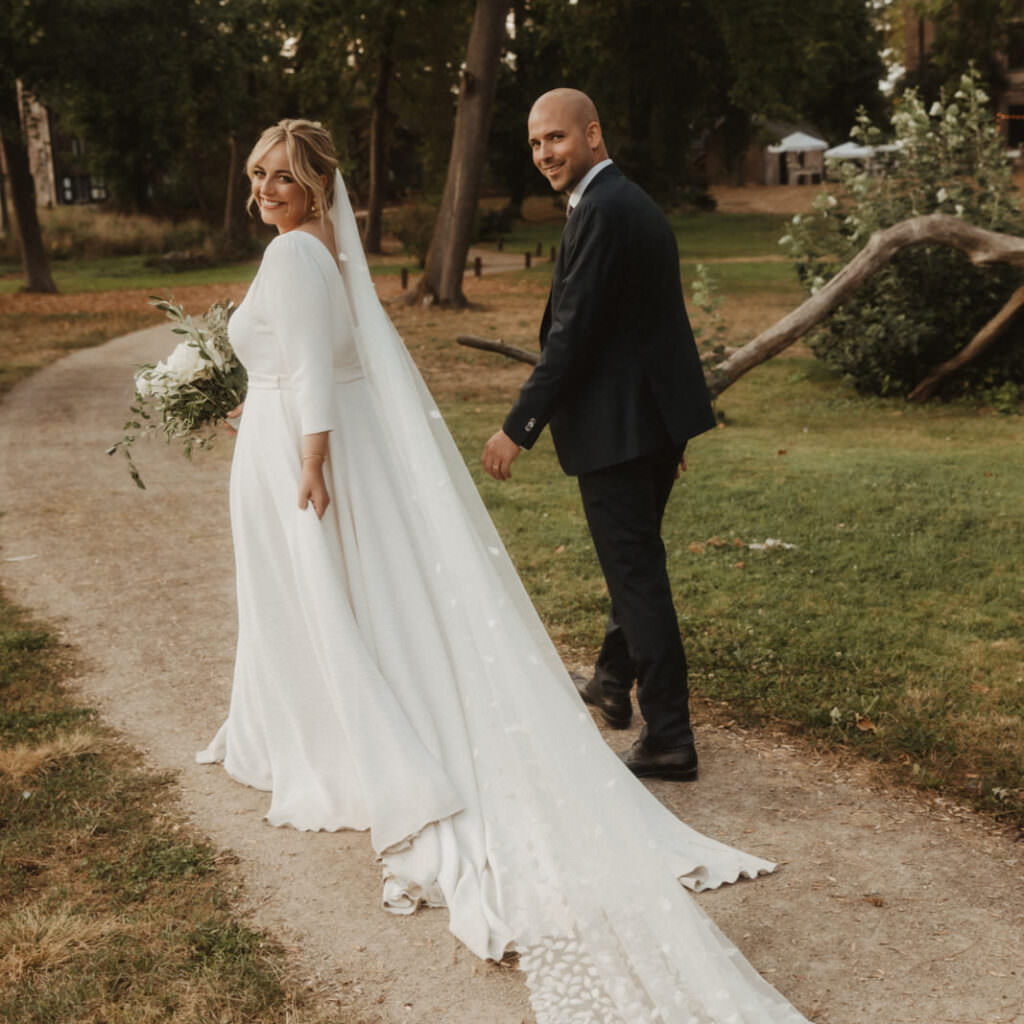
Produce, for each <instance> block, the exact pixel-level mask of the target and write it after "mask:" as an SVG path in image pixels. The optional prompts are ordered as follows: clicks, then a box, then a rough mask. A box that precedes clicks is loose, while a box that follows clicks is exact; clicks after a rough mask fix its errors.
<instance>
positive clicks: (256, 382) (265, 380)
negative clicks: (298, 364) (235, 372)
mask: <svg viewBox="0 0 1024 1024" xmlns="http://www.w3.org/2000/svg"><path fill="white" fill-rule="evenodd" d="M365 376H366V374H364V373H363V368H362V367H361V366H346V367H341V368H336V369H335V371H334V379H335V381H336V382H337V383H339V384H348V383H350V382H351V381H354V380H362V379H363V377H365ZM249 387H251V388H268V389H270V390H282V391H294V390H295V383H294V381H293V380H292V379H291V377H288V376H286V375H279V374H271V373H250V374H249Z"/></svg>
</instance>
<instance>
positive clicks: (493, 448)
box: [480, 430, 519, 480]
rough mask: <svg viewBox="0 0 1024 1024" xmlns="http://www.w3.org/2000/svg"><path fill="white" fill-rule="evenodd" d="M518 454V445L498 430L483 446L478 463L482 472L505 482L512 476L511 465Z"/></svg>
mask: <svg viewBox="0 0 1024 1024" xmlns="http://www.w3.org/2000/svg"><path fill="white" fill-rule="evenodd" d="M518 454H519V445H517V444H516V443H515V441H513V440H512V438H511V437H509V436H508V434H506V433H505V431H504V430H499V431H498V432H497V433H496V434H494V435H493V436H492V437H491V439H490V440H489V441H488V442H487V444H485V445H484V454H483V456H481V458H480V462H481V464H482V465H483V467H484V471H485V472H487V473H489V474H490V475H491V476H493V477H494V479H495V480H507V479H508V478H509V477H510V476H511V475H512V463H513V461H514V460H515V457H516V456H517V455H518Z"/></svg>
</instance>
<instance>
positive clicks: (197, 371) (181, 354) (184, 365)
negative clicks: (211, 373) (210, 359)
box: [166, 341, 209, 384]
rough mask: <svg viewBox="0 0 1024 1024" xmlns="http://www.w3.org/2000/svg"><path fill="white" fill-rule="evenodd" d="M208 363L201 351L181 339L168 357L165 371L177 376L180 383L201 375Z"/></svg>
mask: <svg viewBox="0 0 1024 1024" xmlns="http://www.w3.org/2000/svg"><path fill="white" fill-rule="evenodd" d="M208 366H209V363H207V361H206V360H205V359H204V358H203V354H202V352H200V351H199V349H198V348H196V346H195V345H192V344H190V343H189V342H187V341H183V342H182V343H181V344H180V345H179V346H178V347H177V348H176V349H175V350H174V351H173V352H172V353H171V354H170V355H169V356H168V357H167V368H166V372H167V373H168V375H169V376H172V377H175V378H177V380H179V381H180V382H181V383H182V384H188V383H189V382H190V381H193V380H195V379H196V378H197V377H201V376H202V375H203V374H204V373H205V372H206V369H207V367H208Z"/></svg>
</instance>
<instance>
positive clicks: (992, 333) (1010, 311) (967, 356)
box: [907, 285, 1024, 402]
mask: <svg viewBox="0 0 1024 1024" xmlns="http://www.w3.org/2000/svg"><path fill="white" fill-rule="evenodd" d="M1022 306H1024V285H1021V286H1020V288H1018V289H1017V290H1016V291H1015V292H1014V293H1013V294H1012V295H1011V296H1010V299H1009V301H1008V302H1007V303H1006V305H1005V306H1003V308H1002V309H1001V310H999V312H998V313H996V315H995V316H994V317H992V319H991V320H989V322H988V323H987V324H985V326H984V327H982V329H981V330H980V331H978V333H977V334H976V335H975V336H974V337H973V338H971V340H970V341H969V342H968V343H967V344H966V345H965V346H964V347H963V348H962V349H960V351H959V352H957V354H956V355H955V356H953V357H952V359H947V360H946V361H945V362H944V363H942V364H940V365H939V366H936V367H935V368H934V369H933V370H932V371H931V373H929V374H928V376H927V377H925V378H924V380H922V381H921V383H920V384H918V385H917V387H916V388H914V390H913V391H911V392H910V394H909V395H908V396H907V397H908V398H909V399H910V401H912V402H924V401H926V400H927V399H929V398H931V397H932V395H934V394H935V391H936V389H937V388H938V386H939V385H940V384H941V383H942V382H943V381H944V380H945V379H946V378H947V377H949V376H950V375H952V374H954V373H956V371H957V370H959V369H960V368H961V367H963V366H966V365H967V364H968V363H969V362H970V361H971V360H972V359H976V358H977V357H978V356H979V355H981V353H982V352H984V351H985V349H987V348H989V346H991V345H992V343H993V342H994V341H997V340H998V338H999V336H1000V335H1001V334H1002V333H1003V331H1004V330H1005V328H1006V327H1007V325H1008V324H1009V323H1010V321H1011V320H1013V318H1014V317H1015V316H1016V315H1017V313H1018V312H1020V309H1021V307H1022Z"/></svg>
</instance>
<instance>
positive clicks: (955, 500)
mask: <svg viewBox="0 0 1024 1024" xmlns="http://www.w3.org/2000/svg"><path fill="white" fill-rule="evenodd" d="M719 406H720V408H721V409H722V411H723V412H724V413H725V415H726V423H727V425H726V426H725V427H724V428H722V429H720V430H718V431H715V432H713V433H712V434H710V435H705V436H704V437H702V438H700V439H697V440H695V441H694V442H693V443H692V445H691V448H690V452H689V461H690V467H691V468H690V471H689V473H688V474H687V476H686V477H685V478H684V479H683V480H682V481H681V483H680V485H679V486H678V488H677V491H676V493H675V495H674V496H673V499H672V502H671V504H670V506H669V512H668V515H667V519H666V527H665V541H666V546H667V549H668V553H669V565H670V572H671V575H672V579H673V583H674V586H675V589H676V594H677V607H678V608H679V610H680V615H681V623H682V628H683V632H684V634H685V636H686V639H687V646H688V653H689V657H690V661H691V666H692V669H693V683H694V689H695V692H696V693H697V694H698V695H699V696H700V697H703V698H706V699H707V700H708V701H709V702H710V703H711V704H712V705H718V704H719V702H727V705H728V711H727V713H728V714H729V715H730V716H732V717H735V718H739V719H741V720H743V721H746V722H756V721H763V720H765V719H772V720H774V721H776V722H783V723H788V724H789V725H791V726H792V727H793V728H794V729H796V730H798V731H800V732H802V733H804V734H806V735H810V736H812V737H815V738H817V739H818V740H820V741H821V742H824V743H827V744H842V745H845V746H848V747H852V748H855V749H857V750H859V751H861V752H862V753H864V754H865V755H867V756H869V757H871V758H876V759H879V760H883V761H885V762H888V763H889V764H890V765H892V766H893V768H894V770H895V771H896V772H897V773H899V774H901V775H902V776H903V777H904V778H905V779H907V780H908V781H912V782H915V783H918V784H921V785H924V786H928V787H935V788H937V789H941V790H943V791H945V792H947V793H950V794H955V795H957V796H959V797H961V798H963V799H965V800H967V801H971V802H973V803H975V804H976V805H978V806H981V807H984V808H986V809H988V810H990V811H992V812H993V813H995V814H996V815H997V816H1001V817H1004V818H1005V819H1006V820H1010V821H1016V822H1018V823H1019V822H1022V821H1024V789H1022V786H1024V610H1022V609H1024V602H1022V597H1024V543H1022V542H1024V532H1022V527H1021V519H1020V513H1019V510H1020V508H1021V507H1022V505H1024V456H1022V454H1021V453H1022V451H1024V419H1022V418H1021V417H1017V416H1014V417H1002V416H996V415H992V414H987V413H985V412H984V411H982V410H978V409H976V408H970V407H965V406H960V407H954V408H951V407H948V406H947V407H934V408H926V409H919V408H908V407H905V406H904V405H902V404H901V403H899V402H896V401H870V400H867V401H866V400H863V399H857V398H853V397H851V396H850V395H849V394H847V392H846V391H845V389H844V388H843V387H842V385H841V384H840V383H839V382H837V381H836V380H834V379H832V378H830V377H829V376H828V375H826V374H824V373H823V372H822V371H821V370H820V369H819V368H818V367H817V365H816V364H814V363H813V362H811V361H810V360H805V359H786V360H777V361H776V362H775V363H774V364H770V365H768V366H766V367H763V368H761V369H759V370H758V371H755V372H754V373H752V374H751V375H750V376H749V377H748V378H746V379H745V380H743V381H741V382H740V383H739V384H737V385H735V386H734V387H733V388H732V389H730V390H729V391H728V392H726V393H725V395H723V396H722V398H721V399H720V400H719ZM502 408H503V404H502V403H497V402H496V403H494V404H493V405H492V406H490V408H489V409H488V413H489V415H490V417H491V419H492V421H495V422H497V421H498V419H499V417H500V415H501V410H502ZM445 411H446V414H447V415H448V417H449V419H450V421H451V422H452V424H453V426H454V428H455V429H456V432H457V433H458V434H459V435H460V436H464V437H465V438H466V443H465V454H466V457H467V460H470V461H471V463H472V462H473V461H475V456H476V449H477V447H478V441H479V435H480V432H479V429H478V428H477V427H476V426H475V424H473V423H471V422H467V415H466V413H465V412H464V411H460V407H459V406H456V405H449V406H448V407H447V408H446V410H445ZM475 418H479V417H475ZM525 461H526V460H525V459H524V460H520V462H519V463H518V464H517V467H516V468H517V470H518V473H517V476H516V477H515V478H514V479H513V481H512V482H511V484H510V485H506V486H505V487H501V486H500V485H497V484H493V483H491V482H490V481H488V480H485V479H484V478H483V477H482V476H480V475H479V474H478V479H479V480H480V486H481V489H482V491H483V492H484V494H485V497H486V498H487V500H488V504H489V505H490V507H491V509H492V512H493V514H494V516H495V518H496V520H497V522H498V526H499V529H500V530H501V532H502V535H503V536H504V537H505V538H506V541H507V543H508V545H509V548H510V550H511V552H512V554H513V557H514V558H515V559H516V561H517V564H518V565H519V567H520V570H521V572H522V573H523V575H524V578H525V580H526V584H527V587H528V589H529V590H530V592H531V594H533V596H534V598H535V600H536V601H537V603H538V606H539V608H540V610H541V614H542V616H543V617H544V619H545V621H546V622H547V623H548V625H549V627H550V629H551V630H552V633H553V634H554V636H555V637H556V639H557V640H558V641H559V643H560V644H561V645H562V646H563V647H564V648H566V649H567V650H569V651H572V652H574V653H579V654H582V655H583V656H589V655H591V654H592V652H593V651H594V650H595V649H596V647H597V645H598V643H599V640H600V634H601V627H602V613H603V610H604V607H605V605H604V597H603V587H602V583H601V577H600V573H599V570H598V567H597V565H596V562H595V559H594V557H593V555H592V552H591V550H590V544H589V540H588V537H587V533H586V528H585V524H584V522H583V518H582V513H581V510H580V508H579V502H578V498H577V495H576V493H575V491H574V489H573V487H572V486H571V484H569V483H567V482H565V481H562V480H561V479H560V478H559V476H558V471H557V467H556V464H555V459H554V454H553V451H552V450H551V449H550V446H549V445H548V444H547V443H545V444H544V445H543V446H542V447H541V449H540V450H539V451H537V450H535V452H534V453H531V455H530V456H529V465H528V466H526V465H523V463H524V462H525ZM527 510H528V511H529V513H530V514H529V515H526V514H524V512H526V511H527ZM768 538H773V539H775V540H778V541H782V542H783V544H785V545H792V546H786V547H782V546H779V547H774V548H768V549H765V550H758V549H756V548H751V547H749V545H750V544H752V543H758V544H763V543H764V542H765V541H766V540H767V539H768Z"/></svg>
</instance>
